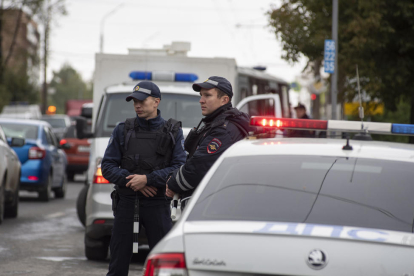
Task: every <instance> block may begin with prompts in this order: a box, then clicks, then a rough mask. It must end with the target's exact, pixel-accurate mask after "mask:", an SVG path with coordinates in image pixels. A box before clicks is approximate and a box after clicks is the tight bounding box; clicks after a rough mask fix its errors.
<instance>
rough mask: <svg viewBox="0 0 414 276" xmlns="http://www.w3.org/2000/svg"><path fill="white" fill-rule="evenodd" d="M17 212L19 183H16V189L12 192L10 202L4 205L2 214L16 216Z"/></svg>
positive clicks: (10, 216) (9, 216)
mask: <svg viewBox="0 0 414 276" xmlns="http://www.w3.org/2000/svg"><path fill="white" fill-rule="evenodd" d="M19 179H20V177H19ZM18 212H19V185H17V187H16V191H15V192H14V195H13V201H12V203H11V204H10V205H8V206H6V208H5V210H4V216H5V217H8V218H16V217H17V214H18Z"/></svg>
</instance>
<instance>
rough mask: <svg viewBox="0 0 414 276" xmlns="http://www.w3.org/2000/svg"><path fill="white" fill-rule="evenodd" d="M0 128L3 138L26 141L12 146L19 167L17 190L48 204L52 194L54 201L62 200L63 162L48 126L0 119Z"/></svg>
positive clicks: (64, 189) (45, 123)
mask: <svg viewBox="0 0 414 276" xmlns="http://www.w3.org/2000/svg"><path fill="white" fill-rule="evenodd" d="M0 125H1V126H2V127H3V130H4V133H5V134H6V136H7V137H20V138H24V139H25V140H26V141H25V144H24V145H23V146H22V147H15V146H12V148H13V150H14V151H15V152H16V153H17V156H18V157H19V160H20V162H21V166H22V169H21V176H20V190H27V191H35V192H38V193H39V198H40V199H41V200H42V201H49V200H50V198H51V192H52V191H53V192H54V194H55V197H56V198H63V197H64V196H65V193H66V175H65V171H66V165H67V158H66V154H65V152H64V151H63V150H62V149H61V148H60V146H59V143H58V141H57V139H56V136H55V134H54V133H53V132H52V127H51V125H50V124H49V123H47V122H45V121H40V120H21V119H5V118H4V119H3V118H0Z"/></svg>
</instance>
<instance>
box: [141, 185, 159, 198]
mask: <svg viewBox="0 0 414 276" xmlns="http://www.w3.org/2000/svg"><path fill="white" fill-rule="evenodd" d="M139 191H140V192H141V193H142V194H143V195H144V196H146V197H154V196H155V195H156V194H157V188H155V187H152V186H145V187H144V188H142V189H140V190H139Z"/></svg>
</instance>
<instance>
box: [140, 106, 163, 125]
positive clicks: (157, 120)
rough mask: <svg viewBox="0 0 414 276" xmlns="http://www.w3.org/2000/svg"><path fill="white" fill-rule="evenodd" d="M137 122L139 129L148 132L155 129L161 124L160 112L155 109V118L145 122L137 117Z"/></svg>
mask: <svg viewBox="0 0 414 276" xmlns="http://www.w3.org/2000/svg"><path fill="white" fill-rule="evenodd" d="M137 120H138V124H139V126H140V127H142V128H144V129H149V130H151V129H157V128H159V126H160V125H161V123H163V120H162V118H161V111H160V110H159V109H157V117H155V118H151V119H148V120H146V119H144V118H140V117H138V115H137Z"/></svg>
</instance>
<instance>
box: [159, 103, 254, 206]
mask: <svg viewBox="0 0 414 276" xmlns="http://www.w3.org/2000/svg"><path fill="white" fill-rule="evenodd" d="M202 122H203V123H204V126H203V127H202V128H201V129H200V130H198V131H197V134H198V141H197V143H196V146H195V147H194V151H193V152H192V150H191V149H189V148H188V139H189V137H190V135H189V136H188V137H187V139H186V146H185V148H186V150H187V151H189V157H188V159H187V162H186V163H185V164H184V165H182V166H180V168H179V169H176V170H175V171H174V172H173V173H172V174H171V177H170V178H169V180H168V183H167V184H168V188H169V189H170V190H172V191H173V192H175V193H179V194H181V198H182V199H184V198H186V197H189V196H191V194H192V193H193V191H194V189H195V188H196V187H197V186H198V184H199V183H200V181H201V179H203V177H204V175H205V174H206V173H207V171H208V170H209V169H210V168H211V166H212V165H213V164H214V162H215V161H216V160H217V159H218V158H219V157H220V155H221V154H222V153H223V152H224V151H225V150H226V149H228V148H229V147H230V146H231V145H232V144H234V143H235V142H237V141H239V140H241V139H243V138H244V137H246V136H247V135H248V131H249V123H250V121H249V116H248V115H247V114H246V113H243V112H241V111H239V110H237V109H236V108H233V107H232V106H231V103H229V104H226V105H224V106H222V107H220V108H218V109H217V110H216V111H214V112H213V113H212V114H210V115H208V116H206V117H205V118H203V119H202ZM190 147H191V146H190Z"/></svg>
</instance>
